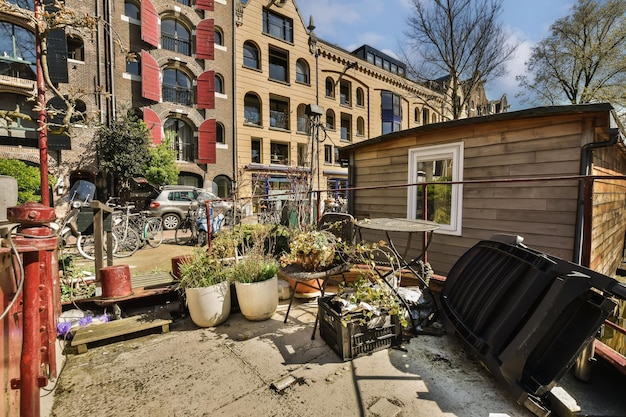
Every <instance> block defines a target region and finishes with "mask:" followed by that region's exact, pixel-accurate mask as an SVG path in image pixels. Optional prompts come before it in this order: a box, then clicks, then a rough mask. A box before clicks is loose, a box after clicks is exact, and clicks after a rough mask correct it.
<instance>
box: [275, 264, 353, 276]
mask: <svg viewBox="0 0 626 417" xmlns="http://www.w3.org/2000/svg"><path fill="white" fill-rule="evenodd" d="M349 270H350V265H348V264H346V263H341V264H339V265H333V266H332V267H330V268H329V269H326V270H324V271H313V272H309V271H305V270H304V269H302V267H301V266H300V265H296V264H292V265H286V266H284V267H281V268H280V272H282V273H283V274H285V275H286V276H288V277H289V278H291V279H295V280H309V279H319V278H327V277H330V276H332V275H339V274H341V273H343V272H347V271H349Z"/></svg>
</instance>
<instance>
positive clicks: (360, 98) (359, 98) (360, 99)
mask: <svg viewBox="0 0 626 417" xmlns="http://www.w3.org/2000/svg"><path fill="white" fill-rule="evenodd" d="M356 105H357V106H359V107H363V106H365V94H363V89H362V88H361V87H358V88H357V89H356Z"/></svg>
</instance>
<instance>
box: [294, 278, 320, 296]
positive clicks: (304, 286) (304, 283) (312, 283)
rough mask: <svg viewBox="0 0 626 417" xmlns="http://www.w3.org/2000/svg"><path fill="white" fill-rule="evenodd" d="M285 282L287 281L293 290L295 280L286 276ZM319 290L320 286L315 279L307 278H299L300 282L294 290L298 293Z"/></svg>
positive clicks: (309, 292)
mask: <svg viewBox="0 0 626 417" xmlns="http://www.w3.org/2000/svg"><path fill="white" fill-rule="evenodd" d="M287 282H289V286H290V287H291V289H292V290H293V289H294V288H295V286H296V280H295V279H291V278H289V277H287ZM311 287H313V288H311ZM320 291H321V288H319V286H318V284H317V280H316V279H307V280H300V283H299V284H298V289H297V291H296V292H297V293H300V294H311V293H317V292H320Z"/></svg>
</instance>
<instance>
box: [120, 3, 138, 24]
mask: <svg viewBox="0 0 626 417" xmlns="http://www.w3.org/2000/svg"><path fill="white" fill-rule="evenodd" d="M124 16H126V17H130V18H131V19H136V20H140V19H141V12H140V10H139V5H137V4H135V2H132V1H125V2H124Z"/></svg>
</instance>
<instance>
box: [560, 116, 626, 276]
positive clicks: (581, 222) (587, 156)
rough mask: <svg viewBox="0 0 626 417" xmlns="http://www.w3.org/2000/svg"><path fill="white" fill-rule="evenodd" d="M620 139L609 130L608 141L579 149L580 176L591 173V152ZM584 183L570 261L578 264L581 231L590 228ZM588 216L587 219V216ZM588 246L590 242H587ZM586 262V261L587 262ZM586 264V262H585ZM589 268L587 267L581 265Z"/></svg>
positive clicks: (579, 193)
mask: <svg viewBox="0 0 626 417" xmlns="http://www.w3.org/2000/svg"><path fill="white" fill-rule="evenodd" d="M619 137H620V133H619V129H618V128H610V129H609V140H607V141H604V142H592V143H587V144H586V145H584V146H583V147H582V149H581V156H580V175H582V176H586V175H589V174H590V172H591V164H592V163H593V151H594V150H595V149H600V148H609V147H611V146H614V145H615V144H617V140H618V138H619ZM585 183H586V181H580V183H579V184H578V206H577V209H576V229H575V231H574V233H575V235H574V254H573V259H572V261H573V262H574V263H577V264H580V263H581V261H583V252H584V248H583V241H584V239H583V237H584V233H583V231H584V230H585V228H587V227H590V226H591V224H590V222H591V218H590V216H591V213H586V210H585ZM587 215H589V217H588V216H587ZM587 244H590V242H587ZM587 261H588V260H587ZM587 263H588V262H587ZM583 266H587V267H588V266H589V265H583Z"/></svg>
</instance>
